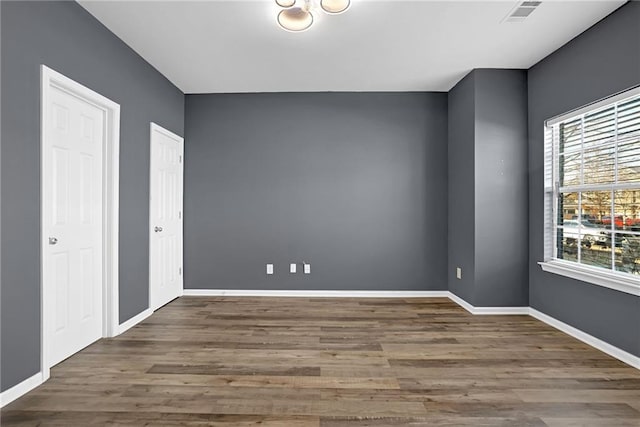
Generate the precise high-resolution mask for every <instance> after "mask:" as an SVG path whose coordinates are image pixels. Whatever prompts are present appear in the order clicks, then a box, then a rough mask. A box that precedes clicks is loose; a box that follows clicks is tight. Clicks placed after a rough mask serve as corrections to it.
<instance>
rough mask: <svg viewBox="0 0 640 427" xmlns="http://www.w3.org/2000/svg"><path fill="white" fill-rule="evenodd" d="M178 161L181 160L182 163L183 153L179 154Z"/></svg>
mask: <svg viewBox="0 0 640 427" xmlns="http://www.w3.org/2000/svg"><path fill="white" fill-rule="evenodd" d="M178 161H179V162H180V163H182V155H179V156H178Z"/></svg>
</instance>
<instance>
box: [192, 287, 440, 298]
mask: <svg viewBox="0 0 640 427" xmlns="http://www.w3.org/2000/svg"><path fill="white" fill-rule="evenodd" d="M184 296H207V297H220V296H227V297H307V298H438V297H440V298H448V297H449V291H295V290H292V291H274V290H245V289H185V290H184Z"/></svg>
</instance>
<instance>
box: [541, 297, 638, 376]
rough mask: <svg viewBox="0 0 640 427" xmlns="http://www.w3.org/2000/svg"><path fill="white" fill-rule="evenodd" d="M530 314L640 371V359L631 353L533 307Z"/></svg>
mask: <svg viewBox="0 0 640 427" xmlns="http://www.w3.org/2000/svg"><path fill="white" fill-rule="evenodd" d="M529 314H530V315H531V316H532V317H535V318H536V319H538V320H540V321H541V322H544V323H546V324H547V325H549V326H552V327H554V328H556V329H558V330H560V331H562V332H564V333H565V334H567V335H571V336H572V337H574V338H576V339H578V340H580V341H582V342H583V343H585V344H588V345H590V346H591V347H594V348H596V349H598V350H600V351H602V352H604V353H607V354H608V355H609V356H611V357H614V358H616V359H618V360H620V361H622V362H624V363H626V364H628V365H630V366H633V367H634V368H636V369H640V357H638V356H634V355H633V354H631V353H628V352H626V351H624V350H622V349H620V348H618V347H615V346H613V345H611V344H609V343H607V342H604V341H602V340H601V339H599V338H596V337H594V336H593V335H589V334H587V333H586V332H582V331H581V330H580V329H577V328H574V327H573V326H571V325H568V324H566V323H564V322H562V321H560V320H558V319H555V318H553V317H551V316H549V315H547V314H544V313H542V312H540V311H538V310H536V309H535V308H533V307H531V308H530V309H529Z"/></svg>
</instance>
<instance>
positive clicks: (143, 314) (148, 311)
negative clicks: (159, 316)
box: [118, 308, 153, 335]
mask: <svg viewBox="0 0 640 427" xmlns="http://www.w3.org/2000/svg"><path fill="white" fill-rule="evenodd" d="M152 314H153V310H151V309H150V308H147V309H146V310H145V311H143V312H141V313H139V314H136V315H135V316H133V317H132V318H131V319H129V320H127V321H126V322H124V323H122V324H120V326H118V335H120V334H122V333H124V332H126V331H128V330H129V329H131V328H133V327H134V326H136V325H137V324H138V323H140V322H142V321H143V320H144V319H146V318H147V317H149V316H151V315H152Z"/></svg>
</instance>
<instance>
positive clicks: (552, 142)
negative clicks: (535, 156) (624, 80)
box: [538, 86, 640, 296]
mask: <svg viewBox="0 0 640 427" xmlns="http://www.w3.org/2000/svg"><path fill="white" fill-rule="evenodd" d="M638 95H640V86H636V87H634V88H631V89H628V90H625V91H623V92H620V93H618V94H615V95H613V96H610V97H607V98H604V99H602V100H599V101H597V102H594V103H591V104H588V105H586V106H584V107H580V108H578V109H575V110H572V111H569V112H567V113H565V114H562V115H559V116H556V117H553V118H551V119H549V120H546V121H545V123H544V129H543V130H544V261H542V262H539V263H538V264H539V265H540V266H541V268H542V270H543V271H546V272H550V273H554V274H558V275H561V276H566V277H570V278H573V279H577V280H580V281H583V282H587V283H591V284H594V285H598V286H603V287H606V288H610V289H614V290H617V291H620V292H624V293H628V294H632V295H635V296H640V276H637V277H634V275H632V274H630V273H625V272H619V271H616V270H614V269H613V268H614V266H613V264H612V268H611V269H605V268H601V267H595V266H589V265H586V264H581V263H579V262H578V261H567V260H563V259H561V258H558V257H557V256H558V252H557V250H558V248H557V246H558V245H557V230H558V212H557V209H558V197H559V195H560V194H561V193H562V192H561V191H560V190H561V189H560V185H559V180H558V176H559V163H560V162H559V156H560V154H559V147H558V145H559V144H558V143H557V141H559V135H558V130H559V125H560V124H561V123H563V122H567V121H570V120H573V119H576V118H581V119H582V120H583V121H584V116H585V115H587V114H590V113H594V112H596V111H597V110H601V109H602V110H604V109H606V108H608V107H611V106H614V105H617V104H619V103H622V102H624V101H627V100H629V99H631V98H634V97H636V96H638ZM617 118H618V113H617V108H616V110H615V120H616V122H617ZM581 132H584V129H582V130H581ZM615 141H616V148H615V150H616V158H617V150H618V147H617V141H618V139H617V126H616V136H615ZM581 152H582V156H583V155H584V147H583V146H581ZM583 164H584V159H583V158H581V165H583ZM581 167H583V166H581ZM582 173H583V172H582V171H581V174H582ZM614 173H615V174H616V175H614V176H617V162H616V165H615V172H614ZM568 187H569V188H570V189H569V190H568V191H572V192H573V191H575V192H578V193H579V194H581V192H585V191H597V188H596V187H599V188H601V189H603V190H607V191H611V192H612V195H615V192H616V191H618V190H621V189H624V188H625V187H627V188H640V182H638V181H633V182H630V183H623V184H620V183H617V182H615V179H614V181H613V182H611V183H607V184H598V185H585V184H583V183H582V182H581V183H580V185H571V186H568ZM565 192H566V191H565ZM611 203H612V211H611V213H610V215H611V231H612V233H615V232H616V231H617V230H616V227H615V215H616V214H615V210H614V208H613V204H614V200H612V201H611ZM611 239H612V244H614V245H615V235H614V234H612V236H611ZM580 246H581V245H580V244H579V245H578V251H580V249H581V248H580ZM612 250H613V249H612Z"/></svg>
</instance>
